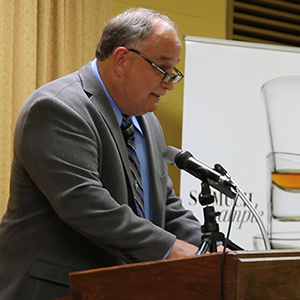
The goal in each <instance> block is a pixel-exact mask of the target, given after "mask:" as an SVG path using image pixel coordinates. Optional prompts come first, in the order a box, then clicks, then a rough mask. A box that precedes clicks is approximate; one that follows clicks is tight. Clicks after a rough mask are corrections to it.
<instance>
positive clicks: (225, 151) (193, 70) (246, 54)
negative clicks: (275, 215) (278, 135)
mask: <svg viewBox="0 0 300 300" xmlns="http://www.w3.org/2000/svg"><path fill="white" fill-rule="evenodd" d="M185 40H186V58H185V79H184V82H185V83H184V108H183V136H182V149H183V150H188V151H190V152H191V153H192V154H193V155H194V157H195V158H197V159H198V160H200V161H201V162H203V163H205V164H207V165H209V166H210V167H213V166H214V164H215V163H220V164H221V165H222V166H223V167H224V168H225V169H227V171H228V172H229V173H230V174H231V176H232V178H233V179H234V181H235V182H236V183H237V184H238V185H239V186H240V188H241V189H242V190H243V191H244V192H245V193H246V194H247V196H248V197H249V199H250V200H251V202H252V204H253V205H254V207H255V208H256V210H257V212H258V214H259V215H260V216H261V218H262V220H263V222H264V224H265V226H266V227H267V205H268V200H267V175H268V174H267V162H266V156H267V154H268V153H269V152H270V146H269V133H268V128H267V119H266V113H265V106H264V102H263V99H262V95H261V87H262V85H263V84H264V83H265V82H266V81H268V80H270V79H272V78H275V77H280V76H287V75H300V50H299V49H298V48H292V47H281V46H271V45H263V44H254V43H244V42H233V41H228V40H217V39H209V38H198V37H191V36H187V37H185ZM200 183H201V181H200V180H198V179H196V178H194V177H193V176H191V175H190V174H188V173H186V172H185V171H182V173H181V195H180V196H181V197H182V199H183V200H184V205H185V206H186V207H187V208H189V209H191V210H193V211H194V212H195V214H196V216H197V217H198V218H199V220H200V221H201V222H204V220H203V215H202V212H203V206H201V205H200V204H199V202H198V195H199V193H200V191H201V189H200ZM212 192H213V194H214V195H215V210H216V211H220V213H221V215H220V216H218V217H216V221H217V222H218V223H219V225H220V230H221V231H222V232H223V233H224V234H225V235H226V233H227V227H228V220H229V215H230V211H231V207H232V203H233V201H232V200H231V199H229V198H227V197H225V196H224V195H222V194H220V193H219V192H218V191H216V190H214V189H212ZM297 226H298V224H297ZM259 233H260V231H259V227H258V225H257V223H256V221H255V219H254V217H253V216H252V215H251V213H250V212H249V210H248V208H247V207H246V206H245V205H244V204H243V203H242V202H241V200H239V202H238V205H237V207H236V209H235V214H234V218H233V226H232V230H231V235H230V239H231V240H232V241H233V242H235V243H237V244H239V245H240V246H242V247H244V248H246V249H249V250H250V249H253V248H254V247H253V236H255V235H258V234H259Z"/></svg>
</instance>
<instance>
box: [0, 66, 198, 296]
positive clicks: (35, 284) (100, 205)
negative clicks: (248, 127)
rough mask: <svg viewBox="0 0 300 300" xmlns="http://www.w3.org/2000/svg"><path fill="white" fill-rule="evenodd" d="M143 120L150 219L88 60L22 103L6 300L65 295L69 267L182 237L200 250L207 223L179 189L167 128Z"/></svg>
mask: <svg viewBox="0 0 300 300" xmlns="http://www.w3.org/2000/svg"><path fill="white" fill-rule="evenodd" d="M139 121H140V123H141V126H142V129H143V131H144V134H145V138H146V143H147V148H148V156H149V162H150V163H149V165H150V173H151V174H150V181H151V206H152V209H153V222H150V221H148V220H146V219H143V218H140V217H138V216H137V215H136V214H135V213H134V209H132V208H131V207H130V204H131V202H132V201H133V195H132V186H131V181H130V169H129V164H128V158H127V151H126V146H125V143H124V140H123V136H122V132H121V130H120V128H119V126H118V123H117V120H116V117H115V114H114V112H113V110H112V108H111V105H110V103H109V100H108V99H107V97H106V95H105V93H104V91H103V90H102V88H101V86H100V85H99V82H98V80H97V79H96V77H95V76H94V74H93V72H92V70H91V66H90V64H87V65H85V66H83V67H82V68H81V69H80V70H79V71H78V72H75V73H73V74H70V75H67V76H65V77H62V78H60V79H58V80H55V81H53V82H51V83H49V84H46V85H45V86H43V87H41V88H40V89H38V90H37V91H35V92H34V93H33V94H32V95H31V96H30V98H29V99H28V100H27V101H26V102H25V104H24V106H23V108H22V110H21V112H20V115H19V118H18V121H17V125H16V130H15V144H14V159H13V165H12V177H11V196H10V200H9V203H8V210H7V212H6V214H5V216H4V218H3V221H2V224H1V226H0V299H1V300H2V299H5V300H9V299H32V300H35V299H48V298H54V297H62V296H67V295H68V293H69V291H68V285H69V278H68V274H69V273H70V272H72V271H79V270H86V269H93V268H99V267H106V266H112V265H120V264H124V263H134V262H140V261H150V260H158V259H161V258H163V256H164V255H165V254H166V252H167V251H168V249H169V248H170V247H171V246H172V244H173V243H174V241H175V238H176V237H177V238H179V239H182V240H185V241H188V242H191V243H193V244H195V245H199V244H200V240H201V236H200V224H199V223H198V222H197V220H196V219H195V217H194V216H193V214H192V213H191V212H189V211H187V210H185V209H184V208H183V206H182V203H181V200H180V199H179V198H178V197H176V196H175V194H174V191H173V190H172V183H171V180H170V178H169V177H168V174H167V166H166V163H165V161H164V160H163V158H162V152H163V150H164V147H165V143H164V138H163V133H162V130H161V127H160V124H159V122H158V120H157V119H156V117H155V116H154V114H153V113H148V114H146V115H144V116H142V117H140V118H139ZM132 207H133V206H132Z"/></svg>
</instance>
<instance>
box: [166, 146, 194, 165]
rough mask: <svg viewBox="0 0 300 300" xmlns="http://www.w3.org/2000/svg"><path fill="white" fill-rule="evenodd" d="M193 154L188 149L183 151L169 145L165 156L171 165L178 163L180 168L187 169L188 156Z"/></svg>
mask: <svg viewBox="0 0 300 300" xmlns="http://www.w3.org/2000/svg"><path fill="white" fill-rule="evenodd" d="M190 157H193V155H192V154H191V153H190V152H188V151H182V150H180V149H177V148H175V147H173V146H168V147H167V148H166V149H165V151H164V153H163V158H164V159H165V160H166V161H167V162H169V163H170V164H171V165H176V166H177V167H178V168H180V169H185V168H186V164H187V160H188V158H190Z"/></svg>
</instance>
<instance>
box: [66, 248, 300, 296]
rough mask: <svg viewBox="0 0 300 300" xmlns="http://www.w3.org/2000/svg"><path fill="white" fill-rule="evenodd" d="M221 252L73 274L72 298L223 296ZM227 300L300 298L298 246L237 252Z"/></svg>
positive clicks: (227, 276)
mask: <svg viewBox="0 0 300 300" xmlns="http://www.w3.org/2000/svg"><path fill="white" fill-rule="evenodd" d="M221 263H222V255H221V254H219V253H212V254H204V255H200V256H196V257H189V258H184V259H176V260H175V259H174V260H160V261H154V262H147V263H137V264H132V265H124V266H117V267H111V268H103V269H95V270H90V271H83V272H76V273H71V274H70V284H71V296H70V298H62V299H72V300H98V299H99V300H100V299H101V300H102V299H105V300H150V299H151V300H171V299H172V300H177V299H178V300H179V299H182V300H186V299H188V300H194V299H195V300H196V299H197V300H200V299H201V300H215V299H221V283H220V282H221V280H220V278H221V276H220V274H221ZM223 287H224V288H223V289H224V295H225V299H226V300H237V299H239V300H240V299H243V300H245V299H247V300H248V299H249V300H256V299H257V300H262V299H264V300H268V299H270V300H275V299H276V300H281V299H288V300H295V299H300V250H297V251H293V250H271V251H233V252H231V253H227V254H226V257H225V263H224V285H223Z"/></svg>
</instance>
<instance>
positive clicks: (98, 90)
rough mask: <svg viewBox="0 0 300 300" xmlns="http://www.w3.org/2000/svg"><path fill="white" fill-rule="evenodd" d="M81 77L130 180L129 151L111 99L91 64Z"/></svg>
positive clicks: (84, 69) (82, 71)
mask: <svg viewBox="0 0 300 300" xmlns="http://www.w3.org/2000/svg"><path fill="white" fill-rule="evenodd" d="M79 77H80V78H81V80H82V84H83V89H84V91H85V93H86V94H87V95H88V96H89V98H90V100H91V102H92V103H93V104H94V105H95V107H96V108H97V110H98V112H99V114H100V115H101V117H102V119H103V120H104V122H105V123H106V125H107V128H108V130H109V131H110V133H111V135H112V137H113V139H114V141H115V144H116V147H117V149H118V151H119V154H120V156H121V159H122V162H123V166H124V169H125V170H126V174H127V177H128V178H129V179H130V176H131V175H130V167H129V164H128V157H127V150H126V145H125V142H124V138H123V135H122V131H121V129H120V127H119V124H118V121H117V118H116V116H115V113H114V111H113V108H112V107H111V104H110V102H109V99H108V97H107V96H106V94H105V92H104V90H103V88H102V86H101V84H100V83H99V81H98V79H97V78H96V76H95V75H94V73H93V71H92V67H91V63H89V64H87V65H85V66H83V67H82V68H81V69H80V70H79Z"/></svg>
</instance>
